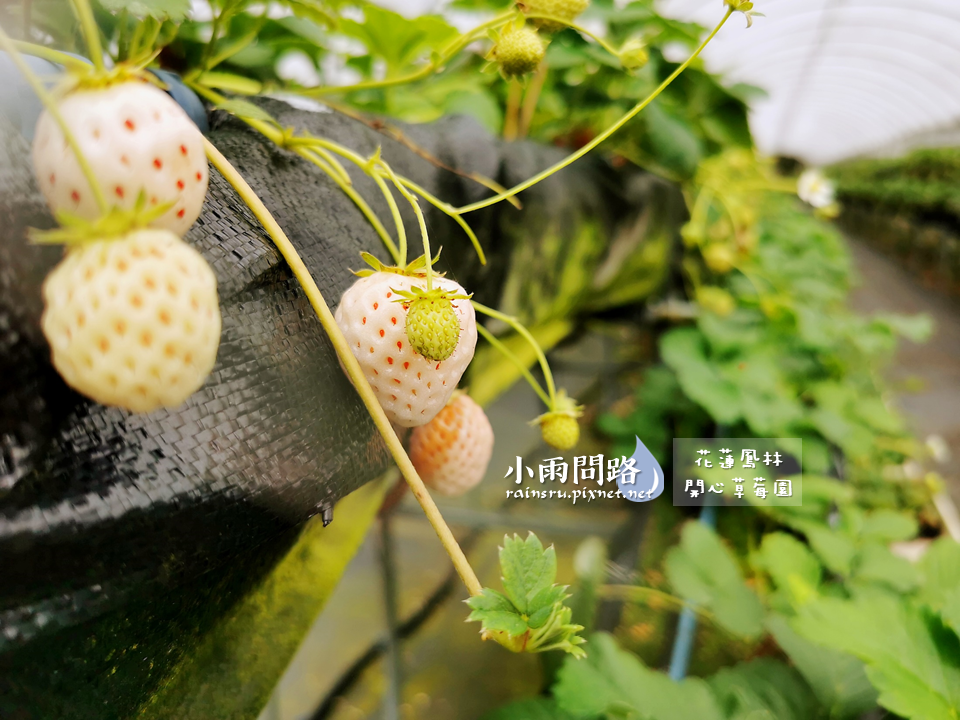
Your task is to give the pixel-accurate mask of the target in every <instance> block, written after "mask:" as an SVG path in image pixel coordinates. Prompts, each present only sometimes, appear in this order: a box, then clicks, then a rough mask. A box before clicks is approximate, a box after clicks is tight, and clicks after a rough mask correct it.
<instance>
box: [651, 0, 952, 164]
mask: <svg viewBox="0 0 961 720" xmlns="http://www.w3.org/2000/svg"><path fill="white" fill-rule="evenodd" d="M660 9H661V11H662V12H663V13H664V14H665V15H668V16H670V17H675V18H678V19H685V20H695V21H697V22H699V23H701V24H703V25H706V26H713V25H714V24H716V23H717V21H718V20H719V18H720V17H721V16H722V14H723V8H722V4H721V2H719V0H662V3H661V5H660ZM756 9H757V10H759V11H761V12H762V13H764V15H765V17H763V18H758V19H757V20H756V21H755V22H754V25H753V27H751V28H750V29H747V28H745V23H744V21H743V19H742V18H741V17H740V16H737V15H735V16H733V17H732V18H731V20H730V21H729V22H728V24H727V25H726V26H725V27H724V28H723V29H722V30H721V32H720V33H719V34H718V36H717V37H716V38H715V39H714V41H713V42H712V43H711V44H710V46H708V48H707V49H706V50H705V60H706V64H707V66H708V68H709V69H710V70H711V71H713V72H717V73H721V74H723V75H724V76H725V78H726V80H727V81H728V82H731V83H734V82H743V83H749V84H752V85H756V86H758V87H761V88H763V89H764V90H765V91H766V92H767V96H766V97H759V98H757V99H755V100H754V101H753V102H752V107H751V125H752V129H753V132H754V137H755V141H756V142H757V145H758V147H759V148H760V149H761V150H762V151H763V152H766V153H769V154H777V155H786V156H791V157H797V158H799V159H802V160H804V161H805V162H808V163H810V164H827V163H831V162H835V161H838V160H842V159H845V158H848V157H852V156H856V155H862V154H894V153H897V152H900V151H904V150H907V149H910V148H911V147H914V146H918V145H953V144H956V143H957V142H958V128H959V126H958V117H959V113H958V108H959V104H961V96H959V82H961V74H959V51H961V47H959V40H958V38H959V3H958V2H957V0H913V2H911V3H901V2H895V1H894V0H761V2H758V3H756Z"/></svg>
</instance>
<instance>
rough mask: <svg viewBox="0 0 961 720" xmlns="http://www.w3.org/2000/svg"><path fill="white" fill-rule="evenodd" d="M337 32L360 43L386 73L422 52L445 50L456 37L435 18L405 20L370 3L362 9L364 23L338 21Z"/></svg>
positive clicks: (454, 33) (448, 27)
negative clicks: (380, 61)
mask: <svg viewBox="0 0 961 720" xmlns="http://www.w3.org/2000/svg"><path fill="white" fill-rule="evenodd" d="M340 30H341V32H343V33H344V34H346V35H350V36H352V37H355V38H357V39H359V40H361V41H362V42H363V43H364V44H365V45H367V49H368V50H370V52H371V54H372V55H377V56H378V57H382V58H383V59H384V60H385V61H386V62H387V66H388V69H389V71H397V70H400V69H402V68H404V67H405V66H407V65H409V64H410V63H411V62H412V61H414V60H415V59H416V58H417V57H418V55H421V54H423V53H424V52H425V51H430V50H442V49H444V47H445V46H446V45H447V43H448V42H450V41H451V40H452V39H453V38H455V37H456V36H457V35H459V33H458V31H457V29H456V28H454V27H452V26H451V25H449V24H448V23H447V22H446V21H445V20H444V19H443V18H441V17H439V16H437V15H421V16H419V17H417V18H414V19H408V18H406V17H404V16H403V15H400V14H398V13H395V12H392V11H391V10H386V9H384V8H380V7H377V6H376V5H373V4H369V3H368V4H366V5H365V6H364V22H362V23H359V22H356V21H354V20H346V19H341V21H340Z"/></svg>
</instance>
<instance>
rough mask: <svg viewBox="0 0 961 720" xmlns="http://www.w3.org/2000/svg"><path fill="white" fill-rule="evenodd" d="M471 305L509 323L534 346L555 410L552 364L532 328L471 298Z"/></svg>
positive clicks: (550, 405) (550, 406)
mask: <svg viewBox="0 0 961 720" xmlns="http://www.w3.org/2000/svg"><path fill="white" fill-rule="evenodd" d="M471 305H473V306H474V309H475V310H477V312H480V313H483V314H484V315H487V316H489V317H492V318H494V319H496V320H500V321H501V322H505V323H507V324H508V325H510V326H511V327H512V328H514V330H516V331H517V332H518V333H520V334H521V335H522V336H523V337H524V339H525V340H527V342H529V343H530V344H531V347H533V348H534V353H535V354H536V355H537V362H538V363H540V366H541V372H543V373H544V382H546V383H547V394H548V395H549V396H550V397H549V399H550V402H549V403H547V406H548V408H550V409H551V410H554V405H555V403H556V401H557V391H556V390H555V388H554V375H553V374H552V373H551V366H550V365H548V364H547V357H546V356H545V355H544V351H543V350H541V346H540V345H538V343H537V340H535V339H534V336H533V335H531V332H530V330H528V329H527V328H526V327H524V326H523V325H522V324H521V322H520V321H519V320H518V319H517V318H516V317H513V316H511V315H505V314H504V313H502V312H500V311H498V310H494V309H493V308H489V307H487V306H486V305H481V304H480V303H479V302H477V301H476V300H471ZM478 327H479V326H478Z"/></svg>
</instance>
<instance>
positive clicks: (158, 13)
mask: <svg viewBox="0 0 961 720" xmlns="http://www.w3.org/2000/svg"><path fill="white" fill-rule="evenodd" d="M100 5H101V7H103V9H104V10H109V11H110V12H120V11H121V10H126V11H127V12H128V13H129V14H131V15H133V16H134V17H138V18H147V17H152V18H156V19H157V20H174V21H179V20H183V19H184V18H185V17H186V16H187V13H188V12H190V0H100Z"/></svg>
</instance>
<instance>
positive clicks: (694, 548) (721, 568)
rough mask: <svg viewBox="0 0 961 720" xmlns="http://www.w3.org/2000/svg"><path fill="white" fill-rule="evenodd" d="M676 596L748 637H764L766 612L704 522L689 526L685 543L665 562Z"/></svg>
mask: <svg viewBox="0 0 961 720" xmlns="http://www.w3.org/2000/svg"><path fill="white" fill-rule="evenodd" d="M664 565H665V570H666V572H667V578H668V580H669V581H670V583H671V585H672V586H673V588H674V590H675V592H676V593H677V594H679V595H681V596H682V597H684V598H685V599H688V600H691V601H693V602H695V603H697V604H698V605H701V606H702V607H704V608H705V609H707V610H709V611H710V612H711V613H712V614H713V615H714V619H715V620H716V621H717V623H718V624H719V625H720V626H721V627H723V628H725V629H727V630H728V631H730V632H732V633H734V634H736V635H741V636H744V637H757V636H758V635H760V634H761V631H762V629H763V628H762V626H761V618H762V615H763V609H762V607H761V602H760V600H758V598H757V595H755V594H754V592H753V591H751V589H750V588H748V587H747V585H745V584H744V578H743V577H742V576H741V571H740V569H739V568H738V566H737V563H736V562H735V560H734V558H733V556H732V555H731V552H730V550H728V549H727V548H726V547H725V546H724V545H723V544H722V543H721V540H720V538H719V537H718V536H717V534H716V533H715V532H714V531H713V530H711V529H710V528H708V527H707V526H706V525H704V524H703V523H700V522H694V521H691V522H688V523H686V524H685V525H684V528H683V530H682V531H681V543H680V545H679V546H678V547H675V548H672V549H671V550H670V552H668V554H667V556H666V558H665V560H664Z"/></svg>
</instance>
